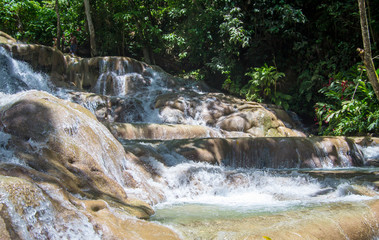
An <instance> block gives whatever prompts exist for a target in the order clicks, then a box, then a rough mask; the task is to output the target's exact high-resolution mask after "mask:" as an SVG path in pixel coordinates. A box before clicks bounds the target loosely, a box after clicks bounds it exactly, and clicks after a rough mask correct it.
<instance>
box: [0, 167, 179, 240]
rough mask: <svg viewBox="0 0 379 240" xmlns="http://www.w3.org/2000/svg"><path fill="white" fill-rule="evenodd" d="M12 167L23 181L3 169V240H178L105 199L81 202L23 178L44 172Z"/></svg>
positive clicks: (0, 193)
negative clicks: (27, 173) (131, 215)
mask: <svg viewBox="0 0 379 240" xmlns="http://www.w3.org/2000/svg"><path fill="white" fill-rule="evenodd" d="M8 167H9V169H8V170H10V173H11V174H12V175H19V176H18V177H15V176H12V177H11V176H4V174H9V173H7V172H4V171H3V170H5V169H6V168H7V167H6V166H4V165H3V166H2V168H1V170H2V172H1V175H0V197H1V199H2V201H1V203H0V236H1V239H130V240H131V239H157V238H159V239H179V238H178V236H177V234H175V233H174V232H172V231H171V230H170V229H168V228H166V227H163V226H160V225H157V224H154V223H150V222H146V221H143V220H139V219H136V218H132V217H130V216H129V215H128V214H125V212H124V211H122V209H119V208H115V207H112V206H111V205H109V204H108V203H107V202H106V201H104V200H101V199H97V200H87V199H83V198H77V197H75V196H73V195H71V194H68V193H67V192H66V191H65V190H64V189H62V187H61V186H59V183H54V182H50V181H41V180H42V179H43V178H40V181H29V180H27V179H25V178H27V175H26V174H25V173H26V172H27V171H30V173H29V174H30V176H29V177H31V176H34V174H36V175H37V176H38V177H42V175H43V174H41V173H40V172H36V171H34V172H32V171H33V170H30V169H25V168H23V167H21V166H12V167H11V166H8ZM16 168H18V171H17V170H16ZM16 172H18V174H17V173H16ZM34 178H36V176H34ZM44 180H47V179H44Z"/></svg>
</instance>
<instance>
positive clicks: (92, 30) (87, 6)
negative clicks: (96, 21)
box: [84, 0, 97, 57]
mask: <svg viewBox="0 0 379 240" xmlns="http://www.w3.org/2000/svg"><path fill="white" fill-rule="evenodd" d="M84 8H85V12H86V16H87V23H88V30H89V37H90V45H91V56H92V57H94V56H96V54H97V52H96V38H95V28H94V27H93V23H92V18H91V6H90V4H89V0H84Z"/></svg>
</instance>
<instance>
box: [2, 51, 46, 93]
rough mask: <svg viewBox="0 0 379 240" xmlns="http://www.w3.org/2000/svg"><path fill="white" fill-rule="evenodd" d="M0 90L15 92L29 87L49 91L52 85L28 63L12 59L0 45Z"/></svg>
mask: <svg viewBox="0 0 379 240" xmlns="http://www.w3.org/2000/svg"><path fill="white" fill-rule="evenodd" d="M0 65H1V66H2V67H1V68H0V91H1V92H3V93H16V92H19V91H25V90H30V89H37V90H41V91H47V92H51V90H52V87H53V85H52V84H51V83H50V82H49V80H48V79H47V76H46V75H45V74H42V73H36V72H34V71H33V70H32V69H31V67H30V65H29V64H27V63H25V62H22V61H17V60H15V59H13V58H12V57H11V56H10V54H9V53H8V52H7V51H6V50H5V49H4V48H2V47H0Z"/></svg>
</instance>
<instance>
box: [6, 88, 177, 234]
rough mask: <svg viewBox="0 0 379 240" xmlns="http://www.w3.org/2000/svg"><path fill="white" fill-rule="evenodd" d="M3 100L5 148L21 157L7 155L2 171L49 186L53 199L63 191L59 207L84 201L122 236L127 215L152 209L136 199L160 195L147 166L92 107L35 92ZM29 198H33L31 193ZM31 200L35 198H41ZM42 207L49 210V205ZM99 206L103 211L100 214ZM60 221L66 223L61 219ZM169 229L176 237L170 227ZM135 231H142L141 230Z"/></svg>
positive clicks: (141, 214) (144, 213)
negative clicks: (8, 156)
mask: <svg viewBox="0 0 379 240" xmlns="http://www.w3.org/2000/svg"><path fill="white" fill-rule="evenodd" d="M2 104H3V107H2V108H1V109H0V115H1V117H0V125H1V128H2V130H3V131H4V132H5V133H7V134H9V135H10V139H9V142H8V148H9V149H10V150H12V151H14V154H15V156H16V157H17V158H18V159H19V160H18V163H17V165H14V164H13V163H12V161H11V160H12V159H13V158H8V161H10V162H8V163H7V164H2V165H1V166H0V173H1V174H2V175H6V176H12V177H16V178H23V179H26V180H28V181H30V182H31V183H22V184H26V185H27V184H29V185H30V184H32V185H33V183H34V184H37V185H38V187H40V188H42V187H41V186H42V185H43V186H49V188H50V187H51V188H52V189H53V190H52V193H51V195H52V196H53V197H56V196H55V194H57V192H59V193H61V194H62V197H58V198H59V204H60V205H63V206H64V205H67V204H72V202H73V201H77V202H78V203H77V204H74V205H75V206H76V205H78V206H79V205H80V206H83V204H84V205H85V206H87V207H85V209H87V210H88V211H92V212H96V214H95V213H93V214H92V213H91V219H92V217H93V218H94V219H97V220H96V221H99V222H101V224H104V226H103V227H104V229H108V228H107V226H109V229H112V230H109V229H108V230H107V231H111V232H109V233H108V234H109V236H111V235H112V234H113V235H114V236H121V235H118V234H119V233H118V231H120V233H122V232H123V231H124V232H125V230H120V229H121V228H122V227H123V224H131V223H129V220H125V217H128V218H131V217H138V218H142V219H147V218H149V216H150V215H152V214H153V213H154V211H153V210H152V208H151V207H150V206H149V205H148V204H147V203H146V202H144V201H142V200H140V199H141V198H143V199H144V200H147V201H150V202H152V201H154V199H156V198H159V197H160V196H158V195H159V193H157V192H156V191H155V189H154V188H153V187H152V186H150V185H149V184H148V181H147V178H149V177H150V175H149V173H148V170H147V169H145V168H144V167H143V165H141V164H139V160H138V158H137V157H136V156H135V155H133V154H132V153H126V152H125V151H124V149H123V147H122V146H121V144H120V143H119V142H118V141H117V140H116V139H115V138H114V137H113V135H112V134H111V133H110V132H109V131H108V129H107V128H106V127H105V126H104V125H102V124H101V123H100V122H98V121H97V120H96V117H95V116H94V115H93V114H92V113H91V112H90V111H88V110H87V109H85V108H83V107H81V106H79V105H77V104H74V103H71V102H67V101H64V100H61V99H58V98H56V97H53V96H51V95H49V94H47V93H45V92H39V91H28V92H22V93H19V94H16V95H12V97H11V98H9V99H7V101H6V102H3V103H2ZM9 159H10V160H9ZM17 181H19V180H17ZM4 188H5V187H4ZM26 188H30V189H33V188H32V187H26ZM135 189H139V190H138V191H135ZM43 190H44V192H45V191H47V190H46V189H44V188H43ZM33 191H34V190H33ZM36 191H38V190H36ZM134 192H139V193H140V195H138V194H134ZM25 194H26V195H30V194H27V193H25ZM10 195H13V194H10ZM42 195H43V194H42ZM42 195H41V196H42ZM38 196H40V195H38ZM49 196H50V195H49ZM52 196H50V197H52ZM30 197H31V198H32V199H34V197H33V196H32V195H30ZM65 198H67V199H66V200H65ZM73 199H74V200H73ZM83 200H94V201H93V202H91V201H89V202H83ZM30 201H31V200H30ZM33 201H36V202H39V199H37V198H36V199H34V200H33ZM46 201H47V202H48V201H50V200H46ZM155 201H156V200H155ZM46 204H48V203H46ZM33 206H34V205H33ZM7 207H8V208H10V207H11V206H10V205H9V206H8V205H7ZM46 208H48V209H50V210H51V211H53V210H52V209H51V208H50V206H47V207H46ZM78 209H81V207H78ZM102 209H106V211H105V212H104V211H102V214H100V213H99V211H100V210H102ZM112 209H117V211H116V210H112ZM87 210H86V211H87ZM117 212H121V213H122V214H121V215H120V214H118V213H117ZM86 214H87V213H86ZM86 214H85V215H86ZM94 214H95V216H93V215H94ZM86 216H87V215H86ZM120 216H121V217H120ZM122 216H125V217H122ZM12 217H13V216H11V218H12ZM78 218H80V217H78ZM112 218H113V219H116V220H117V219H118V220H117V221H116V220H115V221H116V222H117V223H118V224H117V225H116V226H114V225H112V224H113V223H112V222H111V220H109V219H112ZM62 219H65V217H62ZM13 220H15V219H12V221H13ZM62 221H63V220H62ZM96 221H95V222H96ZM90 222H91V221H90ZM132 222H134V223H135V225H136V228H138V229H140V230H141V231H142V229H141V225H146V226H147V225H149V226H152V228H155V229H158V230H157V231H158V232H160V230H159V228H163V227H160V226H156V225H155V224H150V223H149V224H148V223H146V224H145V223H144V222H142V223H140V222H139V221H136V220H133V221H132ZM62 224H65V223H64V221H63V223H62ZM91 224H93V223H92V222H91ZM0 225H1V224H0ZM132 225H133V224H132ZM92 226H93V227H95V226H97V225H96V224H93V225H92ZM101 228H102V227H101ZM113 229H114V230H113ZM166 230H167V229H166ZM113 231H115V232H113ZM144 231H145V230H144ZM104 232H106V231H104ZM167 233H170V234H171V236H176V235H175V234H173V233H172V232H171V231H170V230H167ZM136 234H142V235H143V234H145V233H144V232H143V231H142V232H140V233H138V232H137V233H136ZM132 235H133V234H132ZM132 235H126V236H130V238H124V239H133V237H132ZM145 235H146V234H145Z"/></svg>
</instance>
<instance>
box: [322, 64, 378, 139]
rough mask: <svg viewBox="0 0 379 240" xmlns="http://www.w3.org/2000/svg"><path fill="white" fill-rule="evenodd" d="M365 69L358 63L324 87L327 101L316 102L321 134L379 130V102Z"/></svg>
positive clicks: (344, 133)
mask: <svg viewBox="0 0 379 240" xmlns="http://www.w3.org/2000/svg"><path fill="white" fill-rule="evenodd" d="M364 72H365V69H364V68H363V67H362V66H359V65H357V66H355V67H353V68H351V69H350V71H348V72H346V73H343V72H340V73H337V74H335V75H334V76H333V77H332V78H331V79H330V83H329V84H327V85H326V86H324V87H323V88H321V89H320V93H322V94H323V95H324V96H325V101H324V102H318V103H317V104H316V105H315V112H316V115H317V121H318V125H319V133H320V134H325V135H357V134H358V135H361V134H365V133H374V134H378V133H379V107H378V106H379V101H378V100H377V99H376V97H375V93H374V91H373V89H372V87H371V84H370V83H369V82H368V81H367V79H366V77H365V73H364Z"/></svg>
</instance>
